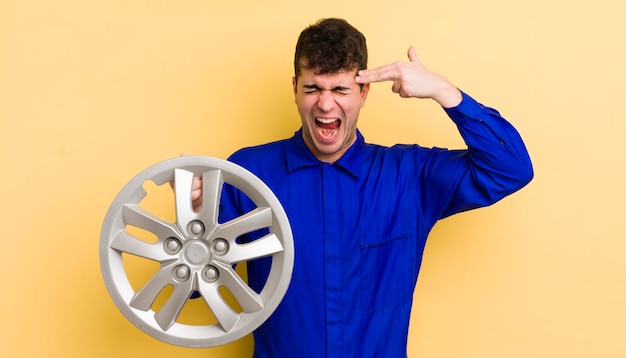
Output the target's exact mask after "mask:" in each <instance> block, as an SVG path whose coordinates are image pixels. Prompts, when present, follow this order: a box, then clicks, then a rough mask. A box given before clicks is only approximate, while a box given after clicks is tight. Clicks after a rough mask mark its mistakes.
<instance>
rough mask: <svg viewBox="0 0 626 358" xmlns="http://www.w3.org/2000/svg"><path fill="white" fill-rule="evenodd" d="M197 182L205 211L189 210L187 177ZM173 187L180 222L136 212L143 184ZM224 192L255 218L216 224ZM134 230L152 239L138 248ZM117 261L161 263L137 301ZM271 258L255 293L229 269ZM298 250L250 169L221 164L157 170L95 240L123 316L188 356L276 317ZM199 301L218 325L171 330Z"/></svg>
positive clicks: (187, 163) (196, 159)
mask: <svg viewBox="0 0 626 358" xmlns="http://www.w3.org/2000/svg"><path fill="white" fill-rule="evenodd" d="M194 175H195V176H201V177H202V179H203V184H202V185H203V187H202V189H203V199H202V208H201V209H200V210H199V211H198V212H195V211H194V210H193V209H192V205H191V190H192V182H193V177H194ZM149 180H151V181H153V182H154V183H155V184H157V185H163V184H164V183H167V182H173V187H174V192H175V210H176V222H175V223H170V222H167V221H165V220H163V219H161V218H159V217H157V216H155V215H153V214H151V213H150V212H147V211H145V210H144V209H142V208H141V207H140V206H139V205H138V203H139V202H140V201H141V200H142V199H143V198H144V197H145V196H146V195H147V193H146V191H145V190H144V189H143V184H144V182H146V181H149ZM224 183H228V184H230V185H232V186H234V187H235V188H237V189H239V190H240V191H242V192H243V193H245V194H246V195H247V196H248V197H249V198H250V199H251V200H252V201H253V202H254V203H255V205H256V206H257V208H256V209H255V210H253V211H252V212H250V213H247V214H245V215H243V216H240V217H238V218H235V219H233V220H231V221H229V222H227V223H219V222H218V220H217V215H218V207H219V203H220V199H221V189H222V186H223V184H224ZM127 225H133V226H136V227H140V228H142V229H144V230H146V231H149V232H152V233H153V234H155V236H156V237H157V241H156V243H147V242H145V241H142V240H140V239H138V238H136V237H134V236H133V235H131V234H130V233H128V232H127V231H126V227H127ZM263 228H267V229H269V234H268V235H266V236H263V237H261V238H259V239H257V240H255V241H253V242H251V243H248V244H239V243H237V242H236V241H235V239H236V238H237V237H238V236H240V235H242V234H245V233H248V232H251V231H255V230H257V229H263ZM122 254H127V255H134V256H138V257H141V258H145V259H149V260H153V261H157V262H159V263H160V268H159V270H158V271H157V273H155V274H154V276H153V277H152V278H151V279H150V280H149V282H147V283H146V284H145V285H144V286H143V287H142V288H141V289H139V290H138V291H137V292H135V290H134V289H133V288H132V286H131V284H130V282H129V279H128V276H127V274H126V271H125V267H124V264H123V261H122ZM268 256H269V257H271V258H272V260H271V262H272V263H271V269H270V272H269V275H268V277H267V281H266V283H265V286H264V287H263V288H262V290H261V291H260V292H259V293H258V294H257V293H256V292H255V291H253V290H252V289H251V288H250V287H249V286H248V285H247V284H246V282H244V280H243V279H242V278H241V277H239V275H238V274H237V272H236V271H235V270H234V269H233V265H234V264H238V263H243V262H247V261H251V260H254V259H257V258H261V257H268ZM293 260H294V247H293V237H292V233H291V227H290V226H289V221H288V219H287V215H286V214H285V211H284V209H283V207H282V205H281V204H280V202H279V201H278V199H277V198H276V196H275V195H274V194H273V193H272V191H271V190H270V189H269V188H268V187H267V186H266V185H265V183H263V182H262V181H261V180H260V179H259V178H257V177H256V176H255V175H253V174H252V173H250V172H249V171H247V170H246V169H244V168H242V167H240V166H238V165H236V164H234V163H231V162H228V161H224V160H221V159H216V158H210V157H201V156H188V157H179V158H174V159H169V160H166V161H163V162H160V163H157V164H155V165H153V166H151V167H149V168H147V169H146V170H144V171H142V172H141V173H139V174H138V175H137V176H135V177H134V178H133V179H132V180H131V181H130V182H128V184H126V185H125V186H124V187H123V188H122V190H121V191H120V193H119V194H118V195H117V197H116V198H115V199H114V201H113V203H112V204H111V206H110V208H109V210H108V212H107V214H106V217H105V220H104V223H103V225H102V231H101V235H100V268H101V271H102V275H103V277H104V282H105V284H106V287H107V290H108V291H109V294H110V295H111V298H112V299H113V301H114V303H115V304H116V306H117V307H118V308H119V309H120V311H122V313H123V314H124V316H126V318H127V319H128V320H130V321H131V322H132V323H133V324H135V325H136V326H137V327H138V328H139V329H141V330H142V331H143V332H145V333H147V334H149V335H151V336H152V337H154V338H157V339H159V340H161V341H164V342H167V343H170V344H174V345H179V346H184V347H196V348H200V347H213V346H217V345H222V344H226V343H229V342H232V341H234V340H237V339H239V338H242V337H244V336H246V335H247V334H249V333H251V332H252V331H253V330H254V329H256V328H257V327H259V326H260V325H261V324H262V323H263V322H265V320H267V319H268V318H269V316H270V315H271V314H272V312H274V310H275V309H276V307H277V306H278V304H279V303H280V301H281V300H282V298H283V297H284V295H285V292H286V291H287V288H288V286H289V281H290V280H291V273H292V270H293ZM168 285H169V286H172V287H173V292H172V294H171V295H170V297H169V298H168V299H167V302H166V303H165V304H164V305H163V306H162V307H161V308H160V309H157V311H154V310H153V309H152V304H153V302H154V300H155V298H156V297H157V295H158V294H159V293H160V291H161V290H162V289H163V288H164V287H165V286H168ZM221 286H226V287H227V288H228V289H229V290H230V292H232V294H233V296H234V297H235V299H236V300H237V303H238V304H239V305H240V306H241V307H242V311H241V312H235V311H234V310H233V309H232V308H231V307H230V306H229V305H228V304H226V303H225V302H224V301H223V299H222V297H221V296H220V294H219V293H218V288H219V287H221ZM194 291H197V292H200V294H201V295H202V298H201V299H203V300H204V301H205V303H206V304H207V305H208V306H209V308H210V310H211V311H212V312H213V314H214V315H215V318H216V320H217V323H216V324H207V325H190V324H184V323H180V322H177V318H178V315H179V314H180V311H181V309H182V308H183V306H184V304H185V302H186V301H187V299H188V298H189V297H190V295H191V294H192V292H194Z"/></svg>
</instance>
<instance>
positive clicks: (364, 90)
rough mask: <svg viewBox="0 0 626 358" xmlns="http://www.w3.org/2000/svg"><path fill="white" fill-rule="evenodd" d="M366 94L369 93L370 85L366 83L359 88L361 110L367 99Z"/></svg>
mask: <svg viewBox="0 0 626 358" xmlns="http://www.w3.org/2000/svg"><path fill="white" fill-rule="evenodd" d="M368 93H370V84H369V83H366V84H364V85H363V87H361V108H363V107H365V100H366V99H367V94H368Z"/></svg>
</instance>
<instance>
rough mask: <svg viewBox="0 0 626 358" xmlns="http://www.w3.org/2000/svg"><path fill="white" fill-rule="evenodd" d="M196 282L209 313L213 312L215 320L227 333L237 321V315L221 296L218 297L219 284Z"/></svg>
mask: <svg viewBox="0 0 626 358" xmlns="http://www.w3.org/2000/svg"><path fill="white" fill-rule="evenodd" d="M198 281H199V290H200V294H201V295H202V297H203V298H204V301H205V302H206V303H207V305H208V306H209V308H210V309H211V312H213V315H215V318H217V321H218V322H219V325H220V327H222V329H223V330H224V331H225V332H229V331H230V330H231V329H233V327H234V326H235V324H237V322H238V321H239V318H240V317H239V315H238V314H237V312H235V311H234V310H233V309H232V308H231V307H230V306H229V305H228V304H227V303H226V301H224V299H223V298H222V296H220V294H219V292H218V291H217V289H218V288H219V284H217V283H212V284H209V283H206V282H203V281H201V280H198Z"/></svg>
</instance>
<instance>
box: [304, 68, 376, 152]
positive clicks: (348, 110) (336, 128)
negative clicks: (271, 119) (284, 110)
mask: <svg viewBox="0 0 626 358" xmlns="http://www.w3.org/2000/svg"><path fill="white" fill-rule="evenodd" d="M356 73H357V71H356V70H354V71H350V72H345V71H344V72H338V73H332V74H323V75H316V74H315V70H312V69H305V68H303V69H301V74H300V77H299V78H298V81H297V83H296V79H295V77H294V79H293V91H294V95H295V102H296V105H297V106H298V112H299V113H300V119H301V120H302V134H303V137H304V142H305V143H306V145H307V147H308V148H309V150H311V152H312V153H313V155H315V157H316V158H317V159H319V160H321V161H323V162H327V163H334V162H335V161H337V160H338V159H339V158H341V156H342V155H343V154H344V153H345V152H346V151H347V150H348V148H350V146H351V145H352V144H353V143H354V141H355V140H356V124H357V119H358V117H359V112H360V110H361V108H362V107H363V106H364V105H365V99H366V98H367V93H368V91H369V84H366V85H364V86H363V88H361V86H360V85H359V84H358V83H356V82H355V81H354V78H355V77H356Z"/></svg>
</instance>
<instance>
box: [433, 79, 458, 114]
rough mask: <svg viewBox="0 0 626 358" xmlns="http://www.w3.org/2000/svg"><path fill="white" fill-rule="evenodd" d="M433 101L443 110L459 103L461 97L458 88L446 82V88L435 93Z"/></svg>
mask: <svg viewBox="0 0 626 358" xmlns="http://www.w3.org/2000/svg"><path fill="white" fill-rule="evenodd" d="M433 99H434V100H435V101H436V102H437V103H439V105H440V106H441V107H443V108H452V107H456V106H458V105H459V104H460V103H461V101H462V100H463V95H462V94H461V91H460V90H459V89H458V88H456V87H455V86H453V85H452V84H451V83H449V82H448V84H447V85H446V86H444V87H442V88H441V89H440V90H439V91H437V93H436V94H435V95H434V96H433Z"/></svg>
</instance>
